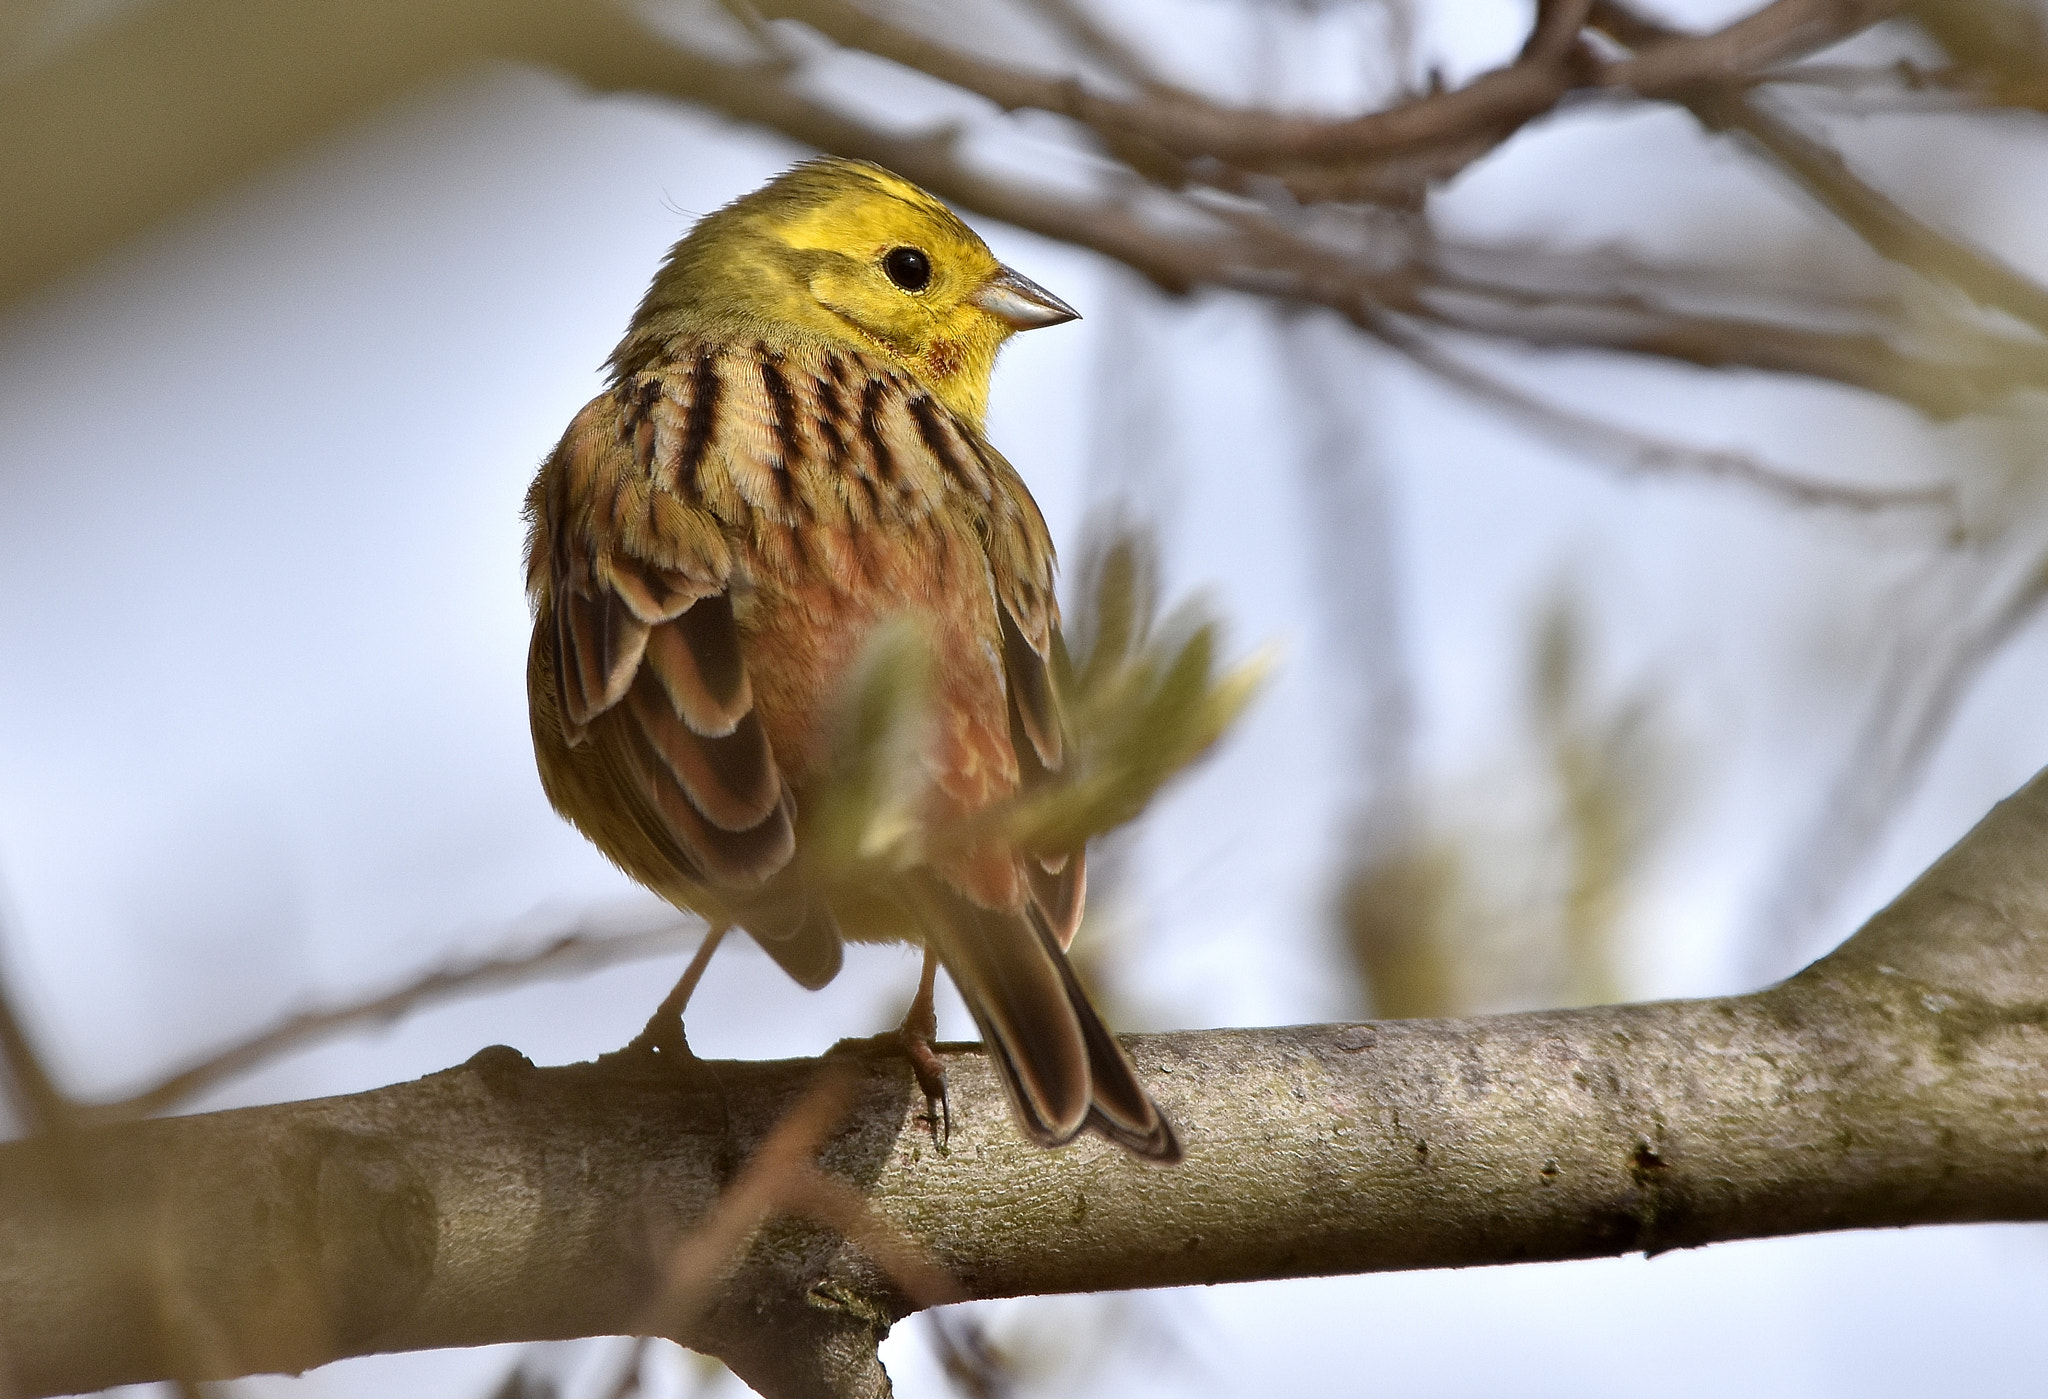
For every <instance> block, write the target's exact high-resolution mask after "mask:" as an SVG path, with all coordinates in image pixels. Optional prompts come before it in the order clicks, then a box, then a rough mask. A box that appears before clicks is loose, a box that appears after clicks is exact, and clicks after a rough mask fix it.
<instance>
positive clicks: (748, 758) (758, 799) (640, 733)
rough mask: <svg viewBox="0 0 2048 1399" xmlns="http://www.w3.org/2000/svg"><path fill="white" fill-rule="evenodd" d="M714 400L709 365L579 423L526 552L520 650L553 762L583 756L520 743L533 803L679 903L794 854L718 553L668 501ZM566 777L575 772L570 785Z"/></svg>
mask: <svg viewBox="0 0 2048 1399" xmlns="http://www.w3.org/2000/svg"><path fill="white" fill-rule="evenodd" d="M719 396H720V380H719V377H718V369H717V365H716V363H715V362H713V361H708V360H707V361H705V362H703V363H700V364H699V365H697V366H696V369H695V372H693V373H691V374H689V375H687V376H682V377H681V378H679V379H666V380H665V379H661V378H658V377H649V378H645V379H642V380H639V381H634V382H631V383H627V384H622V385H621V386H620V387H619V389H618V390H616V391H615V392H613V393H611V394H607V395H604V396H602V397H600V398H598V399H596V400H595V401H593V402H592V403H591V404H590V406H589V407H587V408H586V409H585V410H584V411H583V412H582V413H581V414H579V415H578V417H577V419H576V421H575V422H574V423H573V424H571V426H570V429H569V432H568V434H567V435H566V436H565V437H564V438H563V441H562V445H561V446H560V447H559V448H557V450H556V453H555V455H554V457H553V458H552V459H551V460H550V462H549V463H548V465H547V466H546V467H545V468H543V470H542V473H541V479H540V480H539V481H537V482H536V484H535V489H534V492H533V494H532V496H531V497H530V498H529V509H530V510H532V512H533V515H534V536H533V539H532V540H531V541H530V544H529V548H530V549H531V550H532V552H533V553H534V555H535V556H536V561H537V559H538V556H540V555H541V554H542V552H543V547H544V548H545V557H546V558H547V560H548V562H549V565H550V566H549V568H548V570H547V575H546V577H545V579H544V580H536V581H538V582H541V583H542V587H541V590H540V591H541V608H540V613H541V615H540V616H539V618H538V619H537V623H536V626H537V632H536V637H535V641H536V648H537V649H538V648H539V645H540V643H541V641H542V639H543V637H542V633H544V632H548V631H551V632H552V635H550V636H547V637H546V640H548V641H549V642H551V643H552V645H551V648H550V649H551V650H552V652H553V655H552V657H551V664H549V665H548V666H546V667H545V668H541V667H536V668H535V673H536V675H548V676H550V677H551V678H552V679H553V681H554V687H555V691H556V695H555V697H554V698H555V700H556V703H555V704H554V705H552V706H549V707H550V708H553V709H554V710H555V711H556V712H557V713H558V715H559V726H560V733H561V737H562V740H563V744H564V746H565V747H566V748H568V749H575V750H582V749H589V750H592V751H590V753H589V755H588V757H586V758H582V759H578V758H577V757H576V754H575V753H573V752H570V753H563V754H557V753H553V752H552V751H551V750H550V748H549V746H548V745H546V744H544V743H541V739H542V735H540V734H539V733H538V732H537V733H536V742H537V744H539V745H540V749H541V751H540V757H541V766H542V773H543V778H544V780H545V779H547V778H548V777H549V774H550V769H551V767H553V768H555V769H557V777H556V780H554V781H550V782H549V794H550V796H551V797H555V798H556V804H557V806H558V807H561V808H562V809H563V810H564V812H565V814H567V815H569V816H570V818H571V819H572V820H575V821H576V822H577V823H578V824H579V825H582V826H583V827H584V829H585V830H586V831H587V832H588V833H589V834H591V836H592V837H593V839H595V840H596V841H597V843H598V845H599V846H600V847H601V848H603V849H604V850H605V851H606V853H608V854H610V855H612V857H613V858H614V859H617V860H619V861H620V863H621V864H623V865H625V866H626V868H627V870H628V872H629V873H631V874H633V875H634V876H635V877H636V878H639V879H641V880H642V881H643V882H645V883H648V884H650V885H652V886H653V887H654V888H657V889H660V890H663V891H664V892H668V893H670V894H671V895H672V896H678V895H680V896H682V899H681V901H685V902H688V901H689V899H688V897H687V887H688V886H690V885H704V886H709V887H710V888H711V889H714V890H715V889H718V888H726V889H733V890H745V889H750V888H758V887H759V886H760V885H762V884H763V883H765V882H766V881H767V880H769V879H770V878H772V877H773V876H774V875H775V874H776V873H777V872H778V871H780V870H781V869H782V868H783V867H784V866H786V865H787V864H788V863H789V860H790V857H791V855H792V854H793V853H794V852H795V848H796V835H795V824H794V819H793V802H792V800H791V798H790V794H789V791H788V786H787V784H786V782H785V781H784V780H783V776H782V773H781V770H780V768H779V766H778V764H777V763H776V760H775V754H774V752H773V751H772V750H771V748H770V746H769V743H768V739H767V736H766V734H765V732H764V731H763V729H762V726H761V722H760V719H759V717H758V716H757V715H756V714H755V713H754V709H753V690H752V686H751V684H750V683H749V680H748V676H747V671H746V666H745V663H744V659H743V653H742V649H741V642H740V636H739V629H738V623H737V619H736V618H735V615H734V612H733V607H732V599H731V596H730V593H729V591H728V587H729V584H730V582H731V560H730V550H729V547H728V546H727V545H726V543H725V541H724V539H723V537H722V531H721V530H720V528H719V523H718V522H717V521H716V520H715V519H713V518H712V517H710V516H709V515H707V514H706V513H705V512H704V511H702V510H701V509H699V508H696V507H697V502H695V501H694V500H692V499H689V498H688V495H687V492H686V491H685V490H684V489H683V488H684V486H685V485H686V483H687V482H688V481H690V480H694V478H695V469H694V465H692V464H691V463H689V462H687V461H686V457H687V456H688V455H689V454H692V453H695V454H698V455H700V456H701V455H702V454H704V453H706V452H707V451H709V450H710V449H711V448H712V446H713V443H712V442H711V437H712V435H713V433H714V431H715V428H716V424H717V414H716V410H717V399H718V397H719ZM686 466H687V467H689V468H690V469H688V470H686V469H685V468H686ZM541 708H542V706H541V705H540V703H539V702H538V701H536V704H535V712H536V715H538V714H539V713H540V711H541ZM565 760H566V761H568V762H570V763H578V762H580V763H581V765H582V768H583V770H582V771H580V772H578V773H575V774H573V777H574V780H573V781H572V780H570V779H571V776H572V775H571V774H567V773H560V772H559V769H560V767H561V765H562V763H563V762H564V761H565ZM593 788H596V789H600V790H598V791H596V792H595V793H593V792H592V789H593ZM579 798H580V799H579ZM620 805H622V806H623V807H624V808H625V814H626V815H628V816H629V818H630V819H629V820H628V821H626V822H621V823H619V826H618V828H617V829H613V828H612V827H610V826H608V825H606V824H605V822H604V820H603V818H604V815H605V813H606V812H607V811H609V810H611V809H613V808H614V807H615V806H620ZM802 926H804V925H803V924H802V923H801V922H799V923H798V924H797V925H796V926H794V927H792V928H791V929H790V930H789V931H790V932H791V933H792V934H794V933H795V932H797V931H799V930H800V929H801V927H802ZM814 941H815V940H814ZM800 960H801V961H802V962H803V964H804V966H805V969H806V970H807V971H809V972H810V973H811V974H813V975H815V974H816V973H817V972H818V971H819V970H821V969H822V967H823V964H824V962H825V960H826V956H825V954H824V953H823V952H822V951H820V950H819V949H818V948H816V947H809V946H807V948H806V953H805V956H804V957H803V958H801V959H800Z"/></svg>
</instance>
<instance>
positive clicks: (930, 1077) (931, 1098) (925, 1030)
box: [896, 947, 953, 1146]
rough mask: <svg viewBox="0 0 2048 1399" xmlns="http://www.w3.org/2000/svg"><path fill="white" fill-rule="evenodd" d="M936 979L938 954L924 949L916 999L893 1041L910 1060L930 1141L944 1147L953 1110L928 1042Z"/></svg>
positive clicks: (933, 1025) (935, 1027)
mask: <svg viewBox="0 0 2048 1399" xmlns="http://www.w3.org/2000/svg"><path fill="white" fill-rule="evenodd" d="M938 979H939V954H938V953H936V952H934V951H932V950H931V949H930V948H929V947H927V948H926V949H925V950H924V972H923V974H922V975H921V976H919V977H918V980H917V997H916V999H914V1000H912V1001H911V1003H910V1009H909V1010H907V1011H905V1012H904V1013H903V1023H902V1025H900V1026H898V1027H897V1030H896V1039H897V1042H898V1043H899V1044H901V1045H902V1046H903V1057H904V1058H906V1059H908V1060H909V1061H910V1071H911V1072H912V1073H913V1074H915V1075H917V1086H918V1087H919V1088H922V1089H923V1090H924V1106H925V1113H926V1117H925V1121H926V1122H927V1123H928V1124H929V1125H930V1127H931V1129H932V1141H933V1142H934V1143H936V1144H937V1145H939V1146H944V1145H945V1144H946V1141H947V1140H948V1139H950V1138H951V1137H952V1135H953V1109H952V1106H951V1105H950V1104H949V1103H948V1102H947V1101H946V1066H945V1065H944V1064H941V1063H940V1062H939V1056H938V1055H936V1054H934V1053H932V1041H933V1040H935V1039H937V1038H938V1036H939V1012H938V1008H937V1007H935V1006H934V1005H933V1004H932V991H933V989H934V988H935V987H936V985H937V983H938Z"/></svg>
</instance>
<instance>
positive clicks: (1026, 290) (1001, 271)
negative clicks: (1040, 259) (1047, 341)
mask: <svg viewBox="0 0 2048 1399" xmlns="http://www.w3.org/2000/svg"><path fill="white" fill-rule="evenodd" d="M967 299H968V300H969V301H971V302H973V303H974V304H975V305H976V306H979V307H980V308H981V309H982V310H984V311H986V312H988V313H989V314H990V315H991V316H994V317H995V318H996V319H997V320H999V321H1003V322H1005V323H1006V324H1007V325H1008V326H1009V327H1010V329H1012V330H1037V329H1038V328H1039V327H1040V326H1048V325H1064V324H1065V323H1066V322H1068V321H1078V320H1080V319H1081V313H1080V312H1079V311H1076V310H1075V309H1074V308H1073V307H1071V306H1069V305H1067V303H1066V302H1064V301H1062V300H1060V299H1059V298H1058V297H1057V296H1054V295H1053V294H1052V293H1051V292H1049V291H1047V290H1046V289H1045V288H1044V287H1041V286H1040V285H1038V283H1036V282H1034V281H1032V280H1031V279H1030V278H1029V277H1027V276H1025V275H1024V274H1023V273H1021V272H1016V271H1012V270H1011V269H1010V268H1007V267H998V268H997V269H996V275H995V276H993V277H991V278H989V279H988V280H987V281H986V282H983V283H982V284H981V286H980V287H979V288H978V289H977V290H976V291H975V292H974V293H973V294H972V295H970V296H969V297H968V298H967Z"/></svg>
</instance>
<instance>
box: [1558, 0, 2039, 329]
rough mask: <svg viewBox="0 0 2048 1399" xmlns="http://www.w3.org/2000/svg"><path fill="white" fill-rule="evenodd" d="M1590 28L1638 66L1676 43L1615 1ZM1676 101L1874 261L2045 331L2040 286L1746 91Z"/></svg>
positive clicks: (1715, 90) (1603, 3) (1603, 5)
mask: <svg viewBox="0 0 2048 1399" xmlns="http://www.w3.org/2000/svg"><path fill="white" fill-rule="evenodd" d="M1773 8H1777V7H1776V6H1774V7H1773ZM1825 8H1832V6H1826V7H1825ZM1846 8H1855V7H1854V6H1853V5H1851V6H1846ZM1887 8H1891V7H1887ZM1594 23H1595V24H1598V25H1600V26H1601V27H1602V28H1603V29H1605V30H1606V32H1607V33H1608V34H1609V35H1611V36H1612V37H1613V38H1614V39H1616V40H1617V41H1618V42H1620V43H1624V44H1628V45H1630V46H1631V47H1636V48H1639V49H1640V50H1641V51H1642V54H1643V56H1642V58H1641V59H1639V60H1636V61H1638V62H1652V61H1654V60H1655V58H1656V57H1657V55H1659V54H1662V53H1664V52H1666V51H1668V49H1669V47H1670V45H1671V44H1672V43H1674V42H1679V41H1678V40H1675V39H1674V37H1673V31H1671V30H1669V29H1666V28H1664V27H1663V26H1662V25H1659V24H1657V23H1655V22H1654V21H1651V20H1648V19H1645V18H1644V17H1642V16H1641V15H1639V14H1637V13H1636V12H1635V11H1634V10H1633V9H1632V8H1631V7H1630V6H1629V5H1627V4H1626V3H1623V0H1598V3H1597V4H1596V5H1595V6H1594ZM1684 102H1685V105H1686V106H1687V107H1688V108H1690V109H1691V111H1692V113H1693V115H1694V116H1695V117H1697V118H1698V119H1699V122H1700V124H1701V125H1702V126H1704V127H1706V128H1707V129H1708V130H1709V131H1733V132H1737V133H1740V134H1741V135H1743V136H1746V137H1748V138H1749V140H1750V141H1752V142H1753V143H1754V144H1755V146H1756V148H1757V149H1759V150H1760V151H1762V152H1763V153H1764V154H1765V155H1766V156H1768V157H1769V158H1770V159H1771V160H1772V161H1774V162H1775V163H1776V164H1777V165H1778V167H1779V168H1780V169H1782V170H1783V171H1784V172H1785V173H1786V174H1788V175H1790V176H1791V177H1792V178H1793V180H1794V181H1795V182H1796V183H1797V184H1798V185H1799V187H1800V188H1801V189H1803V190H1805V191H1806V192H1807V193H1808V194H1809V195H1811V196H1812V197H1813V198H1814V199H1816V200H1818V201H1819V202H1820V204H1821V205H1822V206H1823V207H1825V208H1826V209H1827V210H1828V211H1829V212H1830V213H1832V214H1833V215H1834V216H1835V217H1836V218H1838V219H1840V220H1841V221H1842V222H1843V223H1844V224H1846V225H1848V227H1849V228H1850V229H1852V230H1853V231H1854V232H1855V233H1856V235H1857V236H1858V237H1859V238H1861V239H1862V240H1863V241H1864V242H1866V243H1868V244H1869V245H1870V246H1871V248H1872V249H1873V250H1874V251H1876V252H1877V253H1878V254H1879V255H1880V256H1882V257H1886V258H1889V259H1891V260H1892V261H1893V262H1896V263H1898V264H1900V265H1901V266H1903V267H1906V268H1909V269H1911V270H1912V271H1914V272H1917V273H1919V274H1920V275H1922V276H1925V277H1931V278H1934V279H1935V280H1937V281H1942V282H1946V283H1947V284H1948V285H1950V286H1953V287H1955V288H1956V289H1957V290H1959V291H1961V292H1963V293H1964V294H1965V295H1967V296H1969V297H1971V298H1972V299H1973V300H1975V301H1977V302H1978V303H1979V304H1980V305H1984V306H1988V307H1993V308H1996V309H1998V310H2001V311H2004V312H2006V313H2007V314H2008V315H2011V316H2013V317H2015V318H2016V319H2018V320H2021V321H2024V322H2026V323H2027V324H2028V325H2031V326H2032V327H2033V328H2034V329H2035V330H2037V331H2048V288H2043V287H2042V286H2041V285H2040V284H2039V283H2037V282H2035V281H2033V280H2032V279H2031V278H2029V277H2027V276H2026V275H2024V274H2023V273H2020V272H2017V271H2014V270H2013V269H2012V268H2010V267H2008V266H2006V265H2005V264H2004V263H2002V262H2000V261H1999V260H1998V259H1997V258H1995V257H1993V256H1991V254H1989V253H1986V252H1984V251H1982V250H1981V249H1978V248H1974V247H1972V246H1970V245H1969V244H1968V243H1966V242H1964V241H1963V240H1961V239H1960V238H1957V237H1955V236H1954V235H1952V234H1947V233H1940V232H1937V231H1936V230H1934V229H1932V228H1930V227H1928V226H1927V225H1926V224H1925V223H1923V222H1921V221H1920V220H1919V219H1916V218H1914V217H1913V216H1912V215H1911V214H1909V213H1907V212H1906V211H1905V210H1904V209H1903V208H1901V207H1899V205H1898V204H1897V203H1895V202H1894V201H1893V200H1891V199H1890V198H1888V197H1887V196H1886V195H1884V194H1883V193H1881V192H1879V191H1878V190H1877V189H1875V188H1873V187H1872V186H1871V185H1870V184H1868V183H1866V182H1865V181H1864V180H1862V179H1860V178H1858V177H1857V176H1856V174H1855V173H1854V172H1853V171H1851V170H1850V169H1849V166H1848V163H1847V162H1846V161H1844V160H1843V159H1842V157H1841V155H1840V153H1839V152H1837V151H1834V150H1832V149H1831V148H1829V147H1828V146H1826V145H1824V144H1822V143H1821V142H1820V141H1818V140H1815V139H1814V138H1813V137H1811V136H1809V135H1807V134H1806V133H1805V132H1803V131H1801V130H1799V128H1798V127H1796V126H1794V125H1793V124H1792V123H1791V122H1789V121H1787V120H1785V119H1784V118H1782V117H1778V116H1775V115H1773V114H1771V113H1770V112H1768V111H1766V110H1764V109H1763V108H1762V107H1760V106H1759V105H1757V102H1756V100H1755V99H1754V98H1753V97H1751V96H1750V95H1749V94H1747V93H1745V92H1743V91H1741V90H1740V89H1739V88H1735V87H1730V86H1714V87H1701V88H1695V89H1693V90H1691V91H1689V92H1686V93H1685V94H1684Z"/></svg>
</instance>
